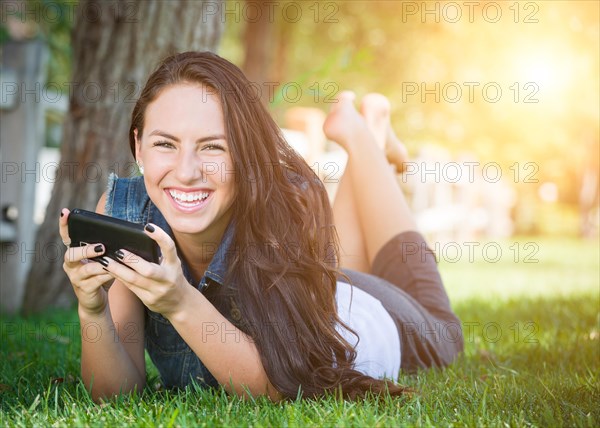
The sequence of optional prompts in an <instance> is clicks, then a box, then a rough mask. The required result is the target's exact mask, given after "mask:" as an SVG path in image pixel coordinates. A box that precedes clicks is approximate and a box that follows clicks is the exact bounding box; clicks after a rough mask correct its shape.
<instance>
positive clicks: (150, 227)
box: [146, 223, 155, 233]
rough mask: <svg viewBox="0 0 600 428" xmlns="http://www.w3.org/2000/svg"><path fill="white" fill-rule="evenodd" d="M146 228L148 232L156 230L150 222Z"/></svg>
mask: <svg viewBox="0 0 600 428" xmlns="http://www.w3.org/2000/svg"><path fill="white" fill-rule="evenodd" d="M146 230H147V231H148V232H150V233H152V232H154V230H155V229H154V226H152V225H151V224H150V223H148V224H147V225H146Z"/></svg>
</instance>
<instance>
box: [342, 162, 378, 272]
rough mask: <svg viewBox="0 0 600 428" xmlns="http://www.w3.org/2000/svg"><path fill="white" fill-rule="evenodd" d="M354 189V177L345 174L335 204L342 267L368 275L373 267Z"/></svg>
mask: <svg viewBox="0 0 600 428" xmlns="http://www.w3.org/2000/svg"><path fill="white" fill-rule="evenodd" d="M352 187H353V186H352V177H350V175H349V174H348V173H347V172H344V174H343V175H342V179H341V180H340V183H339V187H338V190H337V193H336V195H335V201H334V202H333V218H334V222H335V227H336V230H337V233H338V237H339V243H340V266H341V267H343V268H345V269H351V270H354V271H358V272H365V273H367V272H370V270H371V265H370V264H369V261H368V259H367V249H366V247H365V238H364V236H363V231H362V226H361V224H360V220H359V218H358V211H357V206H356V202H355V200H354V192H353V190H352Z"/></svg>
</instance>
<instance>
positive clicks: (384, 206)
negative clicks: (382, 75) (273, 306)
mask: <svg viewBox="0 0 600 428" xmlns="http://www.w3.org/2000/svg"><path fill="white" fill-rule="evenodd" d="M353 102H354V94H353V93H352V92H342V93H341V94H340V96H339V99H338V103H337V104H336V105H335V106H334V107H333V108H332V110H331V112H330V113H329V115H328V116H327V119H326V121H325V124H324V126H323V130H324V131H325V135H327V137H328V138H330V139H332V140H333V141H336V142H337V143H338V144H340V145H341V146H342V147H343V148H344V149H345V150H346V152H347V153H348V163H347V166H346V171H345V172H344V174H343V176H342V179H341V182H340V185H339V189H338V192H337V196H336V199H335V201H334V204H333V214H334V221H335V224H336V228H337V231H338V236H339V240H340V266H341V267H343V268H346V269H351V270H356V271H360V272H367V273H368V272H370V270H371V269H370V268H371V266H372V264H373V261H374V259H375V257H376V255H377V253H378V252H379V250H380V249H381V248H382V247H383V245H385V244H386V243H387V242H388V241H389V240H390V239H391V238H393V237H394V236H396V235H397V234H399V233H401V232H404V231H408V230H415V229H416V224H415V222H414V220H413V218H412V215H411V213H410V210H409V208H408V204H407V203H406V200H405V199H404V195H403V193H402V191H401V189H400V187H399V186H398V182H397V180H396V177H395V176H394V173H393V172H392V169H391V168H390V165H389V163H388V162H390V163H392V164H394V165H396V168H397V170H402V164H403V163H404V162H405V161H406V160H407V156H406V149H405V148H404V146H403V145H402V144H401V143H400V141H399V140H398V138H397V137H396V135H395V134H394V132H393V130H392V128H391V124H390V106H389V102H388V101H387V98H385V97H384V96H383V95H379V94H369V95H366V96H365V97H364V98H363V100H362V103H361V108H360V109H361V113H362V115H361V114H360V113H359V112H358V111H357V110H356V109H355V108H354V105H353Z"/></svg>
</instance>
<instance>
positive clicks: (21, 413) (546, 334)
mask: <svg viewBox="0 0 600 428" xmlns="http://www.w3.org/2000/svg"><path fill="white" fill-rule="evenodd" d="M527 242H533V240H529V241H528V240H523V241H518V244H519V245H522V246H524V245H525V244H526V243H527ZM535 243H536V245H538V247H537V250H538V251H537V252H536V257H535V259H536V260H537V262H533V263H523V260H522V259H521V258H518V259H515V258H514V257H513V256H514V254H515V251H512V252H511V251H510V250H508V249H509V247H510V246H511V245H514V244H515V242H512V243H511V242H500V243H498V244H499V245H500V246H501V247H503V248H505V249H506V251H505V252H504V253H503V256H502V257H501V258H500V259H499V260H497V261H496V262H494V263H492V262H490V261H489V259H490V257H488V261H486V260H485V259H484V258H485V257H487V256H485V255H482V254H481V253H480V252H477V251H476V252H475V254H474V257H473V258H468V257H462V258H460V259H459V260H457V259H456V257H455V256H454V255H452V256H450V255H449V254H446V257H441V258H440V269H441V271H442V275H443V277H444V279H445V281H446V284H447V286H448V290H449V293H450V296H451V299H452V301H453V304H454V307H455V309H456V312H457V313H458V315H459V316H460V318H461V319H462V321H463V326H464V330H465V336H466V349H465V353H464V355H463V356H462V357H461V358H460V359H458V360H457V361H456V362H455V363H454V364H453V365H452V366H451V367H448V368H446V369H445V370H430V371H424V372H421V373H419V374H418V375H414V376H407V375H405V376H402V377H401V378H400V382H401V383H403V384H405V385H408V386H412V387H414V388H416V389H417V390H418V391H419V393H418V394H417V395H415V396H414V397H411V398H407V399H404V400H394V399H390V398H387V399H382V400H375V399H371V400H366V401H363V402H344V401H341V400H337V399H335V398H334V397H329V398H325V399H321V400H318V401H309V400H305V401H290V402H286V403H281V404H272V403H269V402H267V401H266V400H264V399H257V400H256V401H242V400H239V399H235V398H231V397H228V396H226V395H225V394H224V393H222V392H220V391H203V390H197V389H195V388H193V387H191V388H188V389H186V390H184V391H179V392H171V391H155V390H153V389H152V388H151V387H149V388H147V389H146V390H145V391H143V393H141V394H140V395H135V396H126V397H120V398H117V399H114V400H113V401H111V402H108V403H105V404H102V405H96V404H94V403H93V402H91V400H90V399H89V397H88V395H87V393H86V391H85V388H84V387H83V386H82V384H81V383H80V381H79V380H78V377H79V350H80V341H79V333H78V323H77V315H76V313H75V312H74V311H58V310H54V311H48V312H46V313H44V314H42V315H39V316H36V317H30V318H27V319H23V318H20V317H6V316H4V317H3V318H2V320H1V331H0V334H1V336H0V339H1V349H0V357H1V359H0V426H38V425H52V426H77V427H79V426H103V425H109V426H112V425H117V426H155V425H156V426H165V427H171V426H182V427H185V426H193V427H196V426H214V425H218V426H248V425H251V426H258V427H260V426H268V427H271V426H304V425H313V426H358V427H363V426H385V427H387V426H398V425H410V426H413V425H415V426H432V425H435V426H439V425H442V426H457V425H458V426H569V427H570V426H589V427H595V426H598V425H599V424H600V410H599V409H600V407H599V406H598V403H599V402H600V387H599V369H600V326H599V324H600V315H599V310H600V304H599V282H598V281H599V272H598V270H599V250H598V243H597V242H582V241H575V240H565V239H544V240H536V241H535ZM513 248H516V247H513ZM521 248H522V247H521ZM440 253H443V251H440ZM484 256H485V257H484ZM520 257H521V256H520ZM529 261H531V260H529ZM149 377H150V382H149V385H153V384H155V383H156V382H157V380H158V378H157V374H156V371H155V370H154V369H150V373H149Z"/></svg>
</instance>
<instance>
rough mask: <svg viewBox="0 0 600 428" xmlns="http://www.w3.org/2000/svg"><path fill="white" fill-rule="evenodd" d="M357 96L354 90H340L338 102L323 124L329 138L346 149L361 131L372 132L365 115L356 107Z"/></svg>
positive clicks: (333, 105) (368, 133)
mask: <svg viewBox="0 0 600 428" xmlns="http://www.w3.org/2000/svg"><path fill="white" fill-rule="evenodd" d="M355 98H356V95H355V94H354V92H351V91H343V92H340V94H339V95H338V97H337V102H336V103H335V104H332V107H331V110H330V111H329V114H328V115H327V118H326V119H325V123H324V124H323V132H324V133H325V135H326V136H327V138H329V139H330V140H332V141H335V142H336V143H338V144H340V145H341V146H342V147H344V148H345V149H346V150H348V148H349V147H347V146H348V144H350V143H351V141H353V140H354V139H356V136H357V134H360V133H361V132H364V133H366V134H367V135H370V134H371V133H370V131H369V128H368V125H367V123H366V121H365V119H364V117H363V116H361V115H360V113H359V112H358V111H357V110H356V108H355V107H354V99H355ZM371 138H372V137H371Z"/></svg>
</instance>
